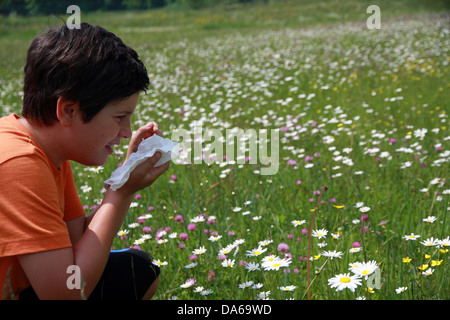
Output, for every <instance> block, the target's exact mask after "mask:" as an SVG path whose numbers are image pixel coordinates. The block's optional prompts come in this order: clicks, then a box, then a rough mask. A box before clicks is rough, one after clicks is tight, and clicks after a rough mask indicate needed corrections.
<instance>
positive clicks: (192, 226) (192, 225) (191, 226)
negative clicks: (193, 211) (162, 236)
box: [187, 223, 197, 231]
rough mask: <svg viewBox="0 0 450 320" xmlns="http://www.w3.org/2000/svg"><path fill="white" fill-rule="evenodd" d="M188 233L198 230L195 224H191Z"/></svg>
mask: <svg viewBox="0 0 450 320" xmlns="http://www.w3.org/2000/svg"><path fill="white" fill-rule="evenodd" d="M187 229H188V231H192V230H195V229H197V226H196V225H195V224H194V223H190V224H189V225H188V227H187Z"/></svg>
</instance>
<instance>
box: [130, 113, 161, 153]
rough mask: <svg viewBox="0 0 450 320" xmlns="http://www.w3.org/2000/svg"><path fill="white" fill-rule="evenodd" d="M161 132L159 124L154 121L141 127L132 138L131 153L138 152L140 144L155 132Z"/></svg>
mask: <svg viewBox="0 0 450 320" xmlns="http://www.w3.org/2000/svg"><path fill="white" fill-rule="evenodd" d="M158 131H159V128H158V124H157V123H156V122H154V121H152V122H149V123H147V124H146V125H145V126H142V127H140V128H139V129H138V130H137V131H136V132H135V133H134V134H133V136H132V137H131V140H130V144H129V152H128V154H129V153H130V152H131V153H132V152H136V151H137V149H138V147H139V144H140V143H141V142H142V141H143V140H145V139H147V138H148V137H151V136H152V135H153V134H155V132H156V133H157V132H158Z"/></svg>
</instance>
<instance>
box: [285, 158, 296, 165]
mask: <svg viewBox="0 0 450 320" xmlns="http://www.w3.org/2000/svg"><path fill="white" fill-rule="evenodd" d="M287 164H288V165H289V166H295V165H296V164H297V161H295V160H292V159H289V160H288V161H287Z"/></svg>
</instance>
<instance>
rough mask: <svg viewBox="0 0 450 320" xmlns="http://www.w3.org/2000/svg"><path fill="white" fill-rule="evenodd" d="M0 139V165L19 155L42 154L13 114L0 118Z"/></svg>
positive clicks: (38, 155)
mask: <svg viewBox="0 0 450 320" xmlns="http://www.w3.org/2000/svg"><path fill="white" fill-rule="evenodd" d="M0 141H1V142H2V143H1V144H0V165H1V164H2V163H4V162H6V161H8V160H10V159H13V158H16V157H20V156H32V155H35V156H37V157H42V156H44V155H43V152H42V150H41V149H40V148H38V147H37V146H36V144H35V143H34V141H33V139H32V137H31V136H30V135H29V133H27V132H26V131H25V130H23V129H21V128H20V126H19V124H18V121H17V119H16V118H15V117H14V115H10V116H7V117H3V118H0Z"/></svg>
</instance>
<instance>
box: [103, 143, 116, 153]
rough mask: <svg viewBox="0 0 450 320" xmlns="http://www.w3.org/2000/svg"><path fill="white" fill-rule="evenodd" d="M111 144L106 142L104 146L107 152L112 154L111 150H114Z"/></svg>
mask: <svg viewBox="0 0 450 320" xmlns="http://www.w3.org/2000/svg"><path fill="white" fill-rule="evenodd" d="M113 146H114V145H113V144H107V145H106V146H105V149H106V151H107V152H108V153H109V154H113V152H114V150H113Z"/></svg>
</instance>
